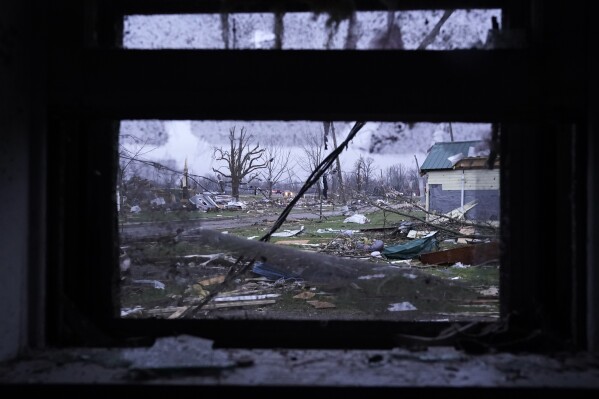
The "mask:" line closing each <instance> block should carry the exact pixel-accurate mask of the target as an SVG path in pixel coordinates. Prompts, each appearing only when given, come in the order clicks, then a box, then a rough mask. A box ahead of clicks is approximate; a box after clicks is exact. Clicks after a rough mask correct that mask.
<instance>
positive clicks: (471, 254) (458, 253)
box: [420, 242, 499, 265]
mask: <svg viewBox="0 0 599 399" xmlns="http://www.w3.org/2000/svg"><path fill="white" fill-rule="evenodd" d="M492 260H497V261H499V243H497V242H488V243H481V244H471V245H468V246H463V247H458V248H452V249H446V250H443V251H437V252H429V253H423V254H421V255H420V261H421V262H422V263H424V264H433V265H442V264H456V263H458V262H461V263H462V264H468V265H478V264H481V263H485V262H489V261H492Z"/></svg>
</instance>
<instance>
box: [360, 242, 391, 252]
mask: <svg viewBox="0 0 599 399" xmlns="http://www.w3.org/2000/svg"><path fill="white" fill-rule="evenodd" d="M384 246H385V244H384V243H383V241H381V240H374V242H373V243H372V244H370V245H367V244H364V243H358V244H356V249H359V250H363V251H382V250H383V248H384Z"/></svg>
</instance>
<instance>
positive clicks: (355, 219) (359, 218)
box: [343, 213, 370, 224]
mask: <svg viewBox="0 0 599 399" xmlns="http://www.w3.org/2000/svg"><path fill="white" fill-rule="evenodd" d="M343 223H358V224H366V223H370V219H368V218H367V217H366V216H364V215H361V214H359V213H356V214H355V215H352V216H350V217H348V218H345V220H344V221H343Z"/></svg>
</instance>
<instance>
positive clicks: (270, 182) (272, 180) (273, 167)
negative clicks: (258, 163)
mask: <svg viewBox="0 0 599 399" xmlns="http://www.w3.org/2000/svg"><path fill="white" fill-rule="evenodd" d="M264 150H265V151H264V154H263V155H262V156H263V160H264V162H265V163H266V166H265V168H264V172H262V173H261V175H262V178H263V179H264V180H265V181H266V186H267V189H268V198H271V197H272V188H273V186H274V185H275V184H277V183H278V182H280V181H281V180H283V176H284V175H285V174H286V172H287V170H288V169H289V166H288V165H289V161H290V159H291V151H290V150H287V151H285V149H284V147H282V146H281V145H277V144H276V143H275V142H274V141H271V142H270V143H269V144H268V145H266V147H265V148H264Z"/></svg>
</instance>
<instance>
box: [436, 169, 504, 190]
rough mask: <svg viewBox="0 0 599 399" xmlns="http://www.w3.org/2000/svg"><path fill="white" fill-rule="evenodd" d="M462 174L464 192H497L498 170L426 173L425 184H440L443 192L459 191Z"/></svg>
mask: <svg viewBox="0 0 599 399" xmlns="http://www.w3.org/2000/svg"><path fill="white" fill-rule="evenodd" d="M462 172H463V173H464V177H465V181H464V189H465V190H499V170H498V169H493V170H488V169H472V170H463V171H462V170H446V171H439V172H428V182H427V184H442V185H443V190H461V189H462Z"/></svg>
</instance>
